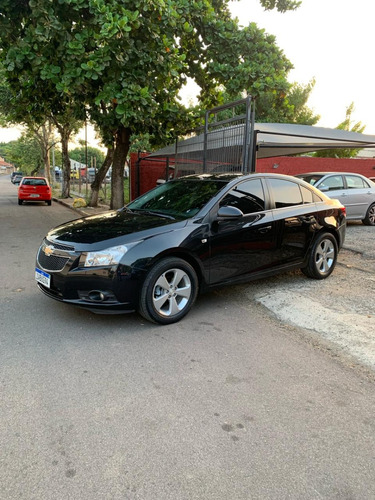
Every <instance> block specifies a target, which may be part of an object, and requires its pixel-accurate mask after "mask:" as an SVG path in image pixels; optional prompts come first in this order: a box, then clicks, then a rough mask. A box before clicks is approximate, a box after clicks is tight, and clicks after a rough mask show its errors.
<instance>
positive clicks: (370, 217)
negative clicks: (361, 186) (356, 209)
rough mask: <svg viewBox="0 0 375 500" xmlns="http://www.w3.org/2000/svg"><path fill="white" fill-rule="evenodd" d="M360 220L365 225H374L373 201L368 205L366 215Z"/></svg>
mask: <svg viewBox="0 0 375 500" xmlns="http://www.w3.org/2000/svg"><path fill="white" fill-rule="evenodd" d="M362 222H363V224H365V225H366V226H375V203H373V204H372V205H370V206H369V207H368V209H367V212H366V216H365V218H364V219H363V220H362Z"/></svg>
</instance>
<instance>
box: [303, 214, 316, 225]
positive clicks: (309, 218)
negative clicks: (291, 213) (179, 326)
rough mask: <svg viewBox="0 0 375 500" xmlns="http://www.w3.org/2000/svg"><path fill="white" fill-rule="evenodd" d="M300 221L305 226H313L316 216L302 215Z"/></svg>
mask: <svg viewBox="0 0 375 500" xmlns="http://www.w3.org/2000/svg"><path fill="white" fill-rule="evenodd" d="M299 220H300V221H301V222H304V223H305V224H312V223H313V222H314V220H315V218H314V216H313V215H306V216H305V215H301V216H300V217H299Z"/></svg>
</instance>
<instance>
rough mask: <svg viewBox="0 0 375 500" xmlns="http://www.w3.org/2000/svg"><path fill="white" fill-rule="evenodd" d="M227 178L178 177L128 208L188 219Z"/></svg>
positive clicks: (138, 199) (219, 188) (146, 194)
mask: <svg viewBox="0 0 375 500" xmlns="http://www.w3.org/2000/svg"><path fill="white" fill-rule="evenodd" d="M227 183H228V179H226V180H224V179H221V180H219V179H199V178H197V177H195V178H194V179H178V180H176V181H170V182H166V183H165V184H162V185H160V186H158V187H156V188H155V189H153V190H151V191H149V192H148V193H145V194H144V195H142V196H141V197H139V198H137V199H136V200H134V201H133V202H132V203H129V204H128V205H127V206H126V208H127V209H130V210H137V211H145V212H150V211H151V212H155V213H158V214H162V215H169V216H172V217H176V218H182V219H188V218H190V217H193V216H194V215H195V214H196V213H198V212H199V210H200V209H201V208H203V207H204V205H206V203H208V202H209V201H210V199H211V198H212V197H213V196H215V194H216V193H218V192H219V191H220V190H221V189H222V188H223V187H224V186H225V185H226V184H227Z"/></svg>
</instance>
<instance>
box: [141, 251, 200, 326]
mask: <svg viewBox="0 0 375 500" xmlns="http://www.w3.org/2000/svg"><path fill="white" fill-rule="evenodd" d="M197 294H198V278H197V274H196V272H195V270H194V268H193V267H192V266H191V265H190V264H189V263H188V262H186V261H184V260H183V259H179V258H177V257H168V258H166V259H163V260H161V261H160V262H158V263H157V264H155V266H154V267H153V268H152V269H151V270H150V272H149V273H148V275H147V276H146V279H145V281H144V283H143V286H142V290H141V294H140V300H139V312H140V314H141V315H142V316H143V317H144V318H146V319H147V320H149V321H153V322H154V323H160V324H162V325H168V324H171V323H175V322H176V321H179V320H180V319H182V318H183V317H184V316H185V315H186V314H187V313H188V312H189V311H190V309H191V307H192V305H193V304H194V302H195V299H196V298H197Z"/></svg>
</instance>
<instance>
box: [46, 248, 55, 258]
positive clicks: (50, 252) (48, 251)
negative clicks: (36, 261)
mask: <svg viewBox="0 0 375 500" xmlns="http://www.w3.org/2000/svg"><path fill="white" fill-rule="evenodd" d="M53 250H54V248H53V247H51V246H48V247H44V253H45V254H46V255H47V257H50V256H51V255H52V254H53Z"/></svg>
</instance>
